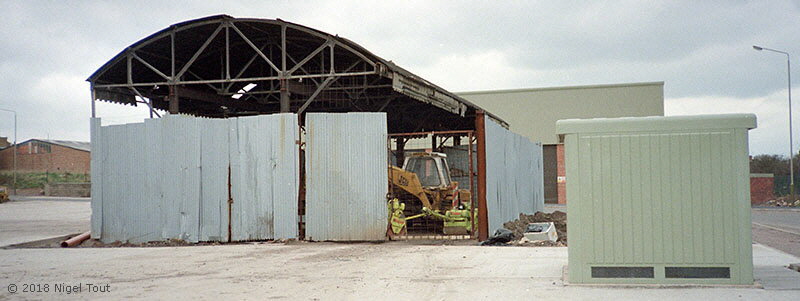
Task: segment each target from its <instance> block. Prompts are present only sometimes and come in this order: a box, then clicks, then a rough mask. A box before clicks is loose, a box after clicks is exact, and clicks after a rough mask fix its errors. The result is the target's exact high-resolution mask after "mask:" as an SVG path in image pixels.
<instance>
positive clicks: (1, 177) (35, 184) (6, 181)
mask: <svg viewBox="0 0 800 301" xmlns="http://www.w3.org/2000/svg"><path fill="white" fill-rule="evenodd" d="M83 182H89V175H87V174H74V173H45V172H26V173H17V188H20V189H25V188H44V184H46V183H83ZM13 183H14V173H13V172H7V171H3V172H0V186H8V187H11V186H13Z"/></svg>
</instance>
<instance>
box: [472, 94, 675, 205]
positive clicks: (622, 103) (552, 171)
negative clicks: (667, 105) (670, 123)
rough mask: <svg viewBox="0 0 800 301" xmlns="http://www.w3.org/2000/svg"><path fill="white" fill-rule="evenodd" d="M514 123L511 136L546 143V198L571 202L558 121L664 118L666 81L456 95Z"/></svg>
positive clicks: (553, 200) (548, 200)
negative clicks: (567, 191) (568, 194)
mask: <svg viewBox="0 0 800 301" xmlns="http://www.w3.org/2000/svg"><path fill="white" fill-rule="evenodd" d="M456 94H458V95H460V96H461V97H464V98H466V99H467V100H469V101H471V102H474V103H475V104H477V105H478V106H480V107H482V108H484V109H486V110H487V111H489V112H492V113H494V114H496V115H497V116H499V117H500V118H502V119H503V120H505V121H506V122H508V123H509V125H510V129H511V131H513V132H515V133H517V134H520V135H523V136H526V137H528V138H529V139H530V140H531V141H534V142H542V144H543V148H542V154H543V160H542V163H543V165H544V166H543V169H544V197H545V202H547V203H556V202H558V203H564V202H566V199H567V194H566V177H565V175H566V174H565V171H564V162H563V158H564V156H563V148H562V147H561V146H560V145H557V143H558V137H557V135H556V121H557V120H560V119H571V118H601V117H602V118H612V117H641V116H664V82H650V83H625V84H612V85H592V86H572V87H553V88H533V89H517V90H493V91H475V92H461V93H456Z"/></svg>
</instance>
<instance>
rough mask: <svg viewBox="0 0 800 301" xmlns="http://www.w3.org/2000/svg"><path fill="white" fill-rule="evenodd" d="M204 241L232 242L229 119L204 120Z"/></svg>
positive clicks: (202, 148) (201, 228)
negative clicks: (230, 236)
mask: <svg viewBox="0 0 800 301" xmlns="http://www.w3.org/2000/svg"><path fill="white" fill-rule="evenodd" d="M201 123H202V131H203V134H202V136H201V137H200V148H201V151H200V163H201V164H200V166H201V172H200V175H201V177H202V178H201V185H200V240H201V241H227V240H228V162H229V160H228V139H229V138H228V133H229V126H228V124H229V121H228V120H226V119H206V120H202V122H201Z"/></svg>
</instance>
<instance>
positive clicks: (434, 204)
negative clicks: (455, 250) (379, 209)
mask: <svg viewBox="0 0 800 301" xmlns="http://www.w3.org/2000/svg"><path fill="white" fill-rule="evenodd" d="M389 186H390V187H391V197H390V200H389V202H388V204H387V205H388V211H389V228H388V230H387V234H388V235H389V236H390V237H392V236H399V235H407V234H408V227H409V222H411V223H413V222H414V221H412V220H417V221H420V222H423V221H421V220H426V221H431V220H436V221H437V222H441V224H440V225H441V231H442V232H443V233H444V234H446V235H458V234H471V233H472V230H473V220H475V219H474V217H475V216H477V212H473V210H471V206H472V204H471V203H472V202H471V200H472V198H471V194H470V191H469V190H467V189H458V182H454V181H451V179H450V170H449V167H448V165H447V155H445V154H442V153H415V154H411V155H410V156H408V157H406V158H405V162H403V168H399V167H396V166H391V167H390V168H389ZM436 228H438V227H436ZM436 230H438V229H436Z"/></svg>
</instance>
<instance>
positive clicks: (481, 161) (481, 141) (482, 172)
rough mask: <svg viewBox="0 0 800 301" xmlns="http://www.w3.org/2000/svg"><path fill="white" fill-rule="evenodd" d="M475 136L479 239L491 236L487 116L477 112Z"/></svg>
mask: <svg viewBox="0 0 800 301" xmlns="http://www.w3.org/2000/svg"><path fill="white" fill-rule="evenodd" d="M475 136H476V137H477V139H478V141H477V144H478V240H486V239H487V238H489V214H488V212H487V206H486V117H485V115H484V112H483V111H477V112H476V113H475Z"/></svg>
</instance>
